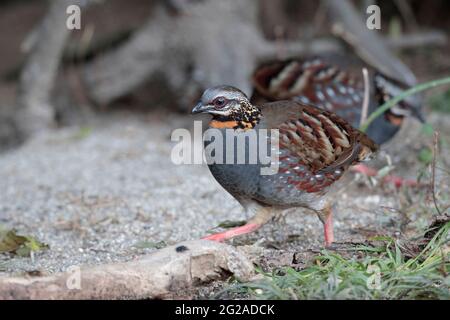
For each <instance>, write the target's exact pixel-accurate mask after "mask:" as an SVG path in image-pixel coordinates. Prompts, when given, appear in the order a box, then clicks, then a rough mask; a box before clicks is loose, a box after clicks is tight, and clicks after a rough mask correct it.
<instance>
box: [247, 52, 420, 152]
mask: <svg viewBox="0 0 450 320" xmlns="http://www.w3.org/2000/svg"><path fill="white" fill-rule="evenodd" d="M360 66H361V65H360V64H359V63H357V62H356V61H353V60H351V59H350V58H347V59H344V58H343V57H340V56H337V55H332V56H328V57H327V56H325V57H310V58H305V59H300V58H294V59H289V60H277V61H273V62H268V63H265V64H262V65H261V66H259V67H258V68H257V69H256V71H255V72H254V74H253V77H252V80H253V85H254V91H253V95H252V97H251V102H252V103H256V104H257V103H261V102H268V101H277V100H286V99H289V100H295V101H300V102H306V103H313V104H315V105H317V106H318V107H320V108H322V109H325V110H328V111H332V112H335V113H336V114H338V115H339V116H341V117H342V118H344V119H345V120H347V121H348V122H349V123H350V124H351V125H352V126H353V127H355V128H358V127H359V124H360V119H361V111H362V104H363V97H364V81H363V76H362V72H361V68H360ZM369 87H370V94H369V109H368V114H370V113H371V112H373V111H374V110H375V109H376V108H377V107H379V106H381V105H382V104H383V103H385V102H386V101H388V100H390V99H392V98H393V97H394V96H396V95H398V94H399V93H400V92H402V91H404V90H406V89H408V86H407V85H405V84H403V83H400V82H398V81H396V80H393V79H390V78H388V77H386V76H384V75H383V74H381V73H380V72H377V71H375V70H373V69H371V68H369ZM420 109H421V100H420V98H419V97H417V96H411V97H408V98H406V99H405V100H403V101H402V102H400V103H398V104H397V105H395V106H394V107H392V108H391V109H389V110H387V111H386V112H385V113H384V116H382V117H378V118H377V119H376V120H375V121H374V122H373V123H372V124H371V125H370V126H369V128H368V130H367V135H368V136H369V137H370V138H371V139H373V141H375V142H376V143H377V144H382V143H385V142H387V141H388V140H390V139H391V138H392V137H393V136H394V135H395V134H396V133H397V131H398V130H399V129H400V127H401V125H402V123H403V120H404V118H405V116H409V115H412V116H415V117H416V118H418V119H419V120H420V121H421V122H423V116H422V114H421V110H420Z"/></svg>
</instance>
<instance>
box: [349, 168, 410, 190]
mask: <svg viewBox="0 0 450 320" xmlns="http://www.w3.org/2000/svg"><path fill="white" fill-rule="evenodd" d="M352 170H353V171H355V172H359V173H362V174H364V175H366V176H368V177H375V176H376V175H377V174H378V170H375V169H373V168H370V167H368V166H366V165H363V164H357V165H355V166H353V167H352ZM383 181H384V182H388V183H392V184H394V185H395V186H396V187H397V188H400V187H401V186H408V187H416V186H418V183H417V181H415V180H413V179H404V178H402V177H399V176H395V175H387V176H385V177H384V178H383Z"/></svg>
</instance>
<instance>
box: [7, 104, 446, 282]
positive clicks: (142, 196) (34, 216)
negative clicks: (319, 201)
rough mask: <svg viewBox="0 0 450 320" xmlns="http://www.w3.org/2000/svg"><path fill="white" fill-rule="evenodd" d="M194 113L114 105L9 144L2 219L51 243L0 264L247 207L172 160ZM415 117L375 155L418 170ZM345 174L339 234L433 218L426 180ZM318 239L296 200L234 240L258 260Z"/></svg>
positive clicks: (130, 251)
mask: <svg viewBox="0 0 450 320" xmlns="http://www.w3.org/2000/svg"><path fill="white" fill-rule="evenodd" d="M191 120H192V118H190V117H185V116H174V115H171V116H170V117H169V118H168V117H167V115H166V114H164V113H162V112H154V113H151V114H148V115H146V116H138V115H132V114H127V113H118V114H113V115H110V116H108V117H102V118H98V119H96V120H95V121H94V122H93V123H92V124H91V126H90V127H89V129H87V128H81V129H80V128H76V127H73V128H65V129H60V130H58V131H49V132H47V133H44V134H42V135H40V136H37V137H34V138H33V139H31V140H30V141H29V142H28V143H26V144H25V145H23V146H22V147H20V148H19V149H16V150H13V151H10V152H8V153H5V154H2V156H1V157H0V176H1V177H2V188H4V192H2V193H1V194H0V224H1V225H3V226H5V227H7V228H15V229H17V231H18V233H20V234H24V235H33V236H34V237H36V238H37V239H38V240H40V241H42V242H44V243H46V244H48V245H49V249H48V250H45V251H42V252H38V253H36V254H35V256H34V259H31V258H30V257H19V256H15V255H7V254H2V255H0V274H2V275H4V274H21V273H24V272H31V271H36V270H39V271H40V272H41V273H43V274H47V273H53V272H57V271H64V270H66V269H67V268H68V267H70V266H74V265H80V264H87V265H93V264H100V263H106V262H110V261H128V260H132V259H136V258H138V257H139V256H140V255H142V254H146V253H149V252H152V251H153V250H157V247H158V246H164V245H168V244H174V243H177V242H179V241H182V240H188V239H195V238H198V237H200V236H202V235H205V234H206V232H207V230H210V229H211V228H213V227H215V226H217V225H218V224H219V223H220V222H223V221H225V220H242V219H245V218H246V217H245V216H244V214H243V212H242V211H241V209H240V207H239V205H238V203H237V202H236V201H235V200H233V198H232V197H231V196H230V195H228V194H227V193H226V192H225V191H224V190H223V189H222V188H221V187H220V186H219V185H218V183H217V182H215V180H214V179H213V177H212V176H211V174H210V173H209V171H208V169H207V167H206V166H204V165H174V164H173V163H172V162H171V160H170V153H171V150H172V147H173V146H174V142H171V141H170V133H171V131H172V130H173V129H174V128H182V127H185V128H188V129H189V128H191V125H192V123H191ZM431 122H432V123H433V124H434V125H435V126H436V128H438V129H441V130H442V132H441V134H442V135H443V136H445V137H446V138H448V137H450V132H449V128H450V126H449V124H450V116H446V117H439V116H432V117H431ZM418 128H420V125H419V124H417V123H415V122H414V121H411V122H410V123H408V125H407V126H405V129H404V130H402V132H401V133H400V134H399V135H398V136H397V137H396V138H395V139H394V141H393V142H392V143H391V144H390V145H389V146H387V148H386V150H387V151H383V152H381V153H380V155H379V157H378V161H377V162H378V165H381V166H382V165H383V163H385V162H386V160H384V157H385V155H386V154H389V155H390V156H391V157H392V160H393V162H394V163H398V164H397V167H396V168H397V169H395V173H396V174H399V175H402V176H405V177H410V178H414V177H415V176H416V174H417V172H418V168H420V164H419V163H418V161H417V150H420V148H421V147H422V146H424V145H427V144H429V143H430V138H429V137H428V138H427V137H424V136H423V135H421V134H420V130H418ZM447 140H448V139H447ZM445 152H446V155H448V149H446V150H445ZM444 158H445V156H444ZM447 158H448V157H447ZM399 159H402V160H401V162H398V161H399ZM375 164H376V163H374V165H375ZM346 179H347V181H348V188H346V189H345V191H343V192H342V194H341V195H340V197H339V201H338V203H337V209H336V219H335V220H336V221H335V228H336V239H337V240H338V241H350V240H355V239H360V240H361V239H365V238H366V237H368V236H373V235H375V234H390V235H396V236H401V235H407V234H408V232H409V231H411V232H413V231H414V230H415V229H416V227H421V226H425V225H426V224H427V222H428V221H429V219H430V216H427V215H423V216H422V215H421V214H420V205H421V204H420V203H421V200H422V198H423V197H424V194H426V188H422V189H418V190H406V191H405V190H396V189H395V188H394V187H393V186H389V185H385V186H373V185H372V184H371V183H368V181H367V180H366V178H363V177H359V176H355V175H354V174H350V175H349V176H348V177H347V178H346ZM444 191H445V190H442V191H441V192H444ZM445 192H448V185H447V190H446V191H445ZM407 196H409V197H412V200H411V199H410V200H405V199H406V198H405V197H407ZM405 203H406V204H405ZM322 241H323V238H322V226H321V223H320V222H319V220H318V219H317V217H316V216H314V215H311V214H305V213H303V212H301V211H296V212H290V213H288V214H286V216H285V218H284V219H281V220H280V221H277V222H274V223H271V224H269V225H267V226H265V227H264V228H262V229H261V230H260V231H258V232H256V233H255V234H252V235H249V236H244V237H242V238H238V239H236V240H234V241H233V242H232V243H233V244H235V245H241V244H254V243H255V242H257V244H258V246H261V247H263V248H267V249H270V250H266V251H265V253H264V254H263V255H262V256H261V260H262V261H263V260H266V262H267V263H269V264H272V265H273V266H276V265H286V264H290V263H292V254H293V253H295V252H298V251H304V250H307V249H318V248H320V247H321V245H322Z"/></svg>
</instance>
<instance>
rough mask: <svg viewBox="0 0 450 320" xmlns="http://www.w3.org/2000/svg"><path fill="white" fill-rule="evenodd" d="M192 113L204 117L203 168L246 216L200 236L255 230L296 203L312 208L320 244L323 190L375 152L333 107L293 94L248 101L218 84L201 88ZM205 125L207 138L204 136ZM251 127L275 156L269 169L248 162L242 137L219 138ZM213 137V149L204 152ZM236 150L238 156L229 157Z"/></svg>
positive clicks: (325, 214)
mask: <svg viewBox="0 0 450 320" xmlns="http://www.w3.org/2000/svg"><path fill="white" fill-rule="evenodd" d="M192 113H193V114H198V113H207V114H209V115H210V116H211V120H210V122H209V125H208V129H207V130H206V131H205V134H204V137H205V141H204V148H205V158H206V160H207V163H208V167H209V170H210V172H211V173H212V175H213V177H214V178H215V179H216V181H217V182H218V183H219V184H220V185H221V186H222V187H223V188H224V189H225V190H226V191H227V192H228V193H230V194H231V195H232V196H233V197H234V198H235V199H236V200H237V201H238V202H239V203H240V204H241V205H242V207H243V208H244V210H245V211H246V213H247V215H248V216H250V215H251V216H252V218H250V219H249V220H248V221H247V223H246V224H245V225H243V226H240V227H235V228H233V229H230V230H227V231H225V232H222V233H217V234H213V235H209V236H206V237H204V239H207V240H213V241H225V240H227V239H230V238H233V237H235V236H238V235H242V234H246V233H249V232H253V231H255V230H257V229H258V228H260V227H261V226H262V225H264V224H265V223H267V222H269V221H270V220H272V219H274V218H276V217H277V216H278V215H279V214H280V213H281V212H283V211H284V210H286V209H289V208H303V209H307V210H311V211H313V212H315V213H316V214H317V216H318V217H319V219H320V221H321V222H322V223H323V226H324V238H325V245H327V246H328V245H330V244H331V243H332V242H333V241H334V235H333V222H332V221H333V219H332V215H333V214H332V211H333V210H332V207H333V199H332V198H333V197H331V196H330V195H332V194H333V192H334V191H336V190H338V189H339V185H340V184H341V182H342V180H341V179H340V178H341V177H342V176H343V175H344V173H345V172H346V171H348V169H349V167H350V166H352V165H354V164H357V163H360V162H361V161H365V160H367V159H370V158H371V157H372V156H373V155H374V154H375V153H376V151H377V149H378V146H377V145H376V143H374V142H373V141H372V140H371V139H370V138H369V137H368V136H367V135H366V134H364V133H362V132H360V131H359V130H357V129H355V128H353V127H352V126H351V125H350V124H349V123H348V122H347V121H345V120H344V119H342V118H341V117H339V116H338V115H336V114H335V113H333V112H330V111H327V110H324V109H321V108H318V107H316V106H314V105H312V104H308V103H304V102H300V101H294V100H282V101H276V102H269V103H262V104H259V105H255V104H253V103H251V102H250V100H249V99H248V97H247V96H246V95H245V93H243V92H242V91H241V90H239V89H237V88H235V87H232V86H226V85H224V86H215V87H211V88H209V89H206V90H205V91H204V93H203V95H202V96H201V99H200V101H199V103H198V104H197V105H196V106H195V107H194V108H193V109H192ZM208 130H209V131H210V132H211V135H213V134H214V139H212V138H208V135H207V134H206V132H208ZM269 130H270V132H272V130H273V132H275V134H274V135H273V136H272V134H269ZM251 133H254V134H255V135H257V136H258V139H256V141H257V143H258V148H257V149H258V150H260V149H261V148H262V146H263V144H264V142H267V143H268V144H269V145H268V147H267V150H270V152H268V153H270V155H271V156H274V155H276V156H277V157H276V158H275V159H276V164H277V170H276V171H274V172H272V173H271V174H262V171H261V169H262V168H265V167H267V163H263V162H262V160H260V159H259V158H258V161H256V162H251V161H250V158H251V154H249V152H255V150H256V149H254V148H252V147H251V143H250V142H249V140H245V139H241V141H245V143H244V144H242V145H239V144H234V143H233V144H229V143H227V139H228V138H227V135H230V134H231V135H234V136H235V137H236V139H237V140H238V139H239V137H243V136H244V135H248V136H250V134H251ZM218 134H219V135H218ZM261 137H263V139H260V138H261ZM220 139H222V140H220ZM217 141H219V142H220V143H217V144H216V149H214V148H211V149H212V150H213V151H214V152H212V150H209V152H207V149H208V148H209V147H210V146H211V143H212V142H217ZM233 141H234V140H233ZM274 146H278V148H273V147H274ZM262 149H264V148H262ZM244 151H245V154H246V156H245V159H244V160H245V161H241V162H238V161H236V159H237V158H238V156H239V153H242V152H244ZM272 152H273V153H272ZM218 155H219V156H218ZM229 155H231V156H230V157H229V158H226V157H227V156H229ZM224 159H225V160H227V161H225V160H224ZM230 160H231V161H230ZM341 187H342V184H341Z"/></svg>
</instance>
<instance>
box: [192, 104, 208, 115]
mask: <svg viewBox="0 0 450 320" xmlns="http://www.w3.org/2000/svg"><path fill="white" fill-rule="evenodd" d="M207 110H208V106H204V105H203V104H202V103H201V102H199V103H197V105H196V106H195V107H194V109H192V114H197V113H202V112H205V111H207Z"/></svg>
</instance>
